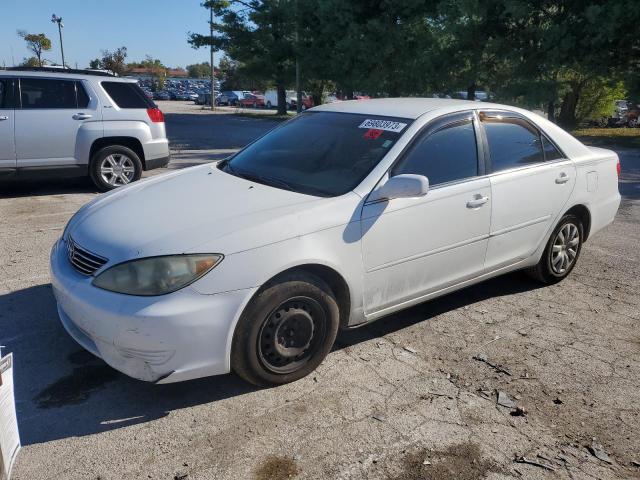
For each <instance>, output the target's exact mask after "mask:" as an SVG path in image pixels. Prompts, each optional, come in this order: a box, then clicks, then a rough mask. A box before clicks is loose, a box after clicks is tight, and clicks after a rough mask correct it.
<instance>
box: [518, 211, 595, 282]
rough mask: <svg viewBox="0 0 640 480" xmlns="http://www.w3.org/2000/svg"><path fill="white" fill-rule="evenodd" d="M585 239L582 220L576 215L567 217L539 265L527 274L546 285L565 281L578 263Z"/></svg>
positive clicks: (555, 232)
mask: <svg viewBox="0 0 640 480" xmlns="http://www.w3.org/2000/svg"><path fill="white" fill-rule="evenodd" d="M583 238H584V228H583V226H582V222H581V221H580V219H579V218H578V217H576V216H575V215H565V216H564V217H562V219H561V220H560V222H559V223H558V226H557V227H556V228H555V229H554V230H553V233H552V234H551V237H550V238H549V241H548V242H547V246H546V247H545V249H544V252H543V254H542V258H540V261H539V262H538V264H537V265H534V266H533V267H531V268H529V269H527V270H525V272H526V273H527V274H528V275H529V276H531V277H533V278H535V279H536V280H539V281H541V282H543V283H546V284H552V283H557V282H559V281H561V280H563V279H564V278H565V277H567V275H569V273H571V270H573V267H575V265H576V262H577V261H578V257H579V256H580V250H581V249H582V241H583Z"/></svg>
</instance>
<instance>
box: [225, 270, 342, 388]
mask: <svg viewBox="0 0 640 480" xmlns="http://www.w3.org/2000/svg"><path fill="white" fill-rule="evenodd" d="M338 323H339V312H338V305H337V303H336V300H335V297H334V294H333V292H332V291H331V289H330V288H329V286H328V285H327V284H326V283H325V282H324V281H322V279H320V278H318V277H316V276H315V275H310V274H306V273H299V274H290V275H286V276H284V277H282V278H281V279H279V280H278V281H276V282H273V283H271V284H268V285H266V286H265V287H264V288H263V289H262V290H261V291H260V292H259V293H258V294H257V295H256V296H255V297H254V298H253V299H252V300H251V302H250V303H249V305H248V306H247V308H246V309H245V311H244V312H243V313H242V316H241V317H240V320H239V321H238V325H237V327H236V331H235V332H234V336H233V344H232V347H231V367H232V369H233V370H234V371H235V372H236V373H237V374H238V375H240V376H241V377H242V378H244V379H245V380H246V381H248V382H250V383H253V384H254V385H258V386H268V385H281V384H284V383H289V382H293V381H295V380H298V379H300V378H302V377H304V376H306V375H308V374H309V373H311V372H312V371H313V370H315V369H316V367H317V366H318V365H320V363H321V362H322V361H323V360H324V358H325V357H326V356H327V354H328V353H329V351H330V350H331V347H332V346H333V342H334V340H335V338H336V334H337V331H338Z"/></svg>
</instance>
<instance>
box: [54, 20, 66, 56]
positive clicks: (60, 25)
mask: <svg viewBox="0 0 640 480" xmlns="http://www.w3.org/2000/svg"><path fill="white" fill-rule="evenodd" d="M51 23H57V24H58V35H60V52H61V53H62V68H65V67H66V63H64V47H63V46H62V28H63V27H64V24H63V23H62V17H58V16H57V15H56V14H55V13H54V14H53V15H51Z"/></svg>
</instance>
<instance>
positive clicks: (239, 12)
mask: <svg viewBox="0 0 640 480" xmlns="http://www.w3.org/2000/svg"><path fill="white" fill-rule="evenodd" d="M294 4H295V2H294V0H282V1H279V0H262V1H261V0H249V1H224V0H209V1H206V2H204V3H203V6H205V7H206V8H212V9H213V11H214V13H215V15H216V17H219V18H220V19H221V20H222V21H221V22H219V23H215V25H214V30H215V35H214V37H213V39H211V36H210V35H208V34H207V35H201V34H194V33H192V34H190V36H189V43H191V45H192V46H194V47H195V48H198V47H204V46H209V45H211V44H213V46H214V48H216V49H217V50H224V51H225V52H227V53H228V54H229V56H230V57H231V58H233V59H234V60H236V61H238V62H241V63H242V66H243V70H244V72H246V73H247V74H248V75H250V76H259V77H260V78H262V79H264V80H269V81H271V82H272V83H273V84H275V85H276V88H277V90H278V113H286V106H285V88H286V86H287V85H289V84H291V83H292V82H291V80H292V78H293V76H294V66H295V57H294V43H293V41H294V36H295V28H294V27H295V18H296V17H295V14H294V13H293V8H294Z"/></svg>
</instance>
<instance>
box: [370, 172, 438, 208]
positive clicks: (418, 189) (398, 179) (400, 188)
mask: <svg viewBox="0 0 640 480" xmlns="http://www.w3.org/2000/svg"><path fill="white" fill-rule="evenodd" d="M428 191H429V179H427V177H425V176H424V175H415V174H411V173H405V174H402V175H396V176H395V177H391V178H390V179H389V180H387V181H386V182H385V183H384V184H382V185H381V186H379V187H378V188H376V189H375V190H374V191H373V192H371V195H369V201H370V202H372V201H377V200H391V199H394V198H414V197H423V196H424V195H426V194H427V192H428Z"/></svg>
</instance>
